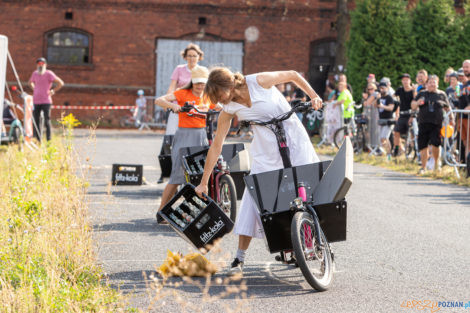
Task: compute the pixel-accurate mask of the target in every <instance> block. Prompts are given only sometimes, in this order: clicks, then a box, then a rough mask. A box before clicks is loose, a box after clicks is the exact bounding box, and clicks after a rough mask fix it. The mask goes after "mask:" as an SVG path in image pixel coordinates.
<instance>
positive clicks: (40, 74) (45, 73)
mask: <svg viewBox="0 0 470 313" xmlns="http://www.w3.org/2000/svg"><path fill="white" fill-rule="evenodd" d="M36 65H37V70H36V71H34V72H33V74H32V75H31V78H30V79H29V86H30V87H31V89H33V103H34V111H33V118H34V122H35V124H36V126H35V127H33V128H34V137H36V138H37V139H38V140H39V141H41V137H40V134H39V132H38V127H39V118H40V116H41V111H42V112H44V122H45V124H46V138H47V140H48V141H49V140H51V119H50V112H51V104H52V96H53V95H55V94H56V92H57V91H58V90H59V89H60V88H62V86H64V82H63V81H62V79H60V78H59V77H58V76H56V75H55V74H54V72H52V71H50V70H47V62H46V59H45V58H39V59H37V60H36ZM53 83H55V87H54V88H52V84H53Z"/></svg>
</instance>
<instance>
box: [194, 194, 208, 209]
mask: <svg viewBox="0 0 470 313" xmlns="http://www.w3.org/2000/svg"><path fill="white" fill-rule="evenodd" d="M193 201H194V202H195V203H196V204H197V205H198V206H199V208H201V210H203V209H204V208H205V207H206V206H207V204H206V203H205V202H204V201H202V200H201V199H200V198H199V197H197V196H193Z"/></svg>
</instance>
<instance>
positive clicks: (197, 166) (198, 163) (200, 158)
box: [180, 143, 249, 200]
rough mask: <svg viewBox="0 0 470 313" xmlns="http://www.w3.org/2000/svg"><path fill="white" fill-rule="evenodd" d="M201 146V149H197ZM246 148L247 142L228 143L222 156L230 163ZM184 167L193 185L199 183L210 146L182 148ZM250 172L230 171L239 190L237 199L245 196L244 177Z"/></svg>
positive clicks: (223, 149)
mask: <svg viewBox="0 0 470 313" xmlns="http://www.w3.org/2000/svg"><path fill="white" fill-rule="evenodd" d="M196 148H199V149H196ZM244 149H245V144H243V143H237V144H226V145H223V146H222V153H221V154H222V157H223V158H224V161H225V162H226V163H227V164H228V163H230V161H231V160H232V159H233V158H234V157H235V156H236V155H237V153H238V152H240V151H242V150H244ZM180 151H181V155H182V162H183V169H184V171H185V173H186V175H188V177H189V182H190V183H191V184H193V185H196V186H197V185H199V183H200V181H201V178H202V174H203V172H204V165H205V161H206V157H207V152H208V151H209V148H208V147H189V148H181V150H180ZM248 174H249V172H230V176H232V178H233V180H234V182H235V187H236V190H237V199H238V200H240V199H241V198H242V196H243V191H244V190H245V181H244V180H243V177H245V176H246V175H248Z"/></svg>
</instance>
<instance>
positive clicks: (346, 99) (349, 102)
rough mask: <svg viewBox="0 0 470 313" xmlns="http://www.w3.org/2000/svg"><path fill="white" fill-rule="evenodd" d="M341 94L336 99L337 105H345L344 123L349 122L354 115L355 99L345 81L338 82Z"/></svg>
mask: <svg viewBox="0 0 470 313" xmlns="http://www.w3.org/2000/svg"><path fill="white" fill-rule="evenodd" d="M338 91H339V96H338V98H337V100H336V103H335V104H334V105H335V106H341V105H342V107H343V119H344V123H346V124H347V123H349V121H350V120H351V119H352V118H353V117H354V101H353V97H352V95H351V93H350V92H349V90H348V88H347V85H346V83H345V82H340V83H338Z"/></svg>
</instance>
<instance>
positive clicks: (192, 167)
mask: <svg viewBox="0 0 470 313" xmlns="http://www.w3.org/2000/svg"><path fill="white" fill-rule="evenodd" d="M189 168H190V169H191V174H197V171H196V168H195V167H194V165H192V164H191V165H190V166H189Z"/></svg>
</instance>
